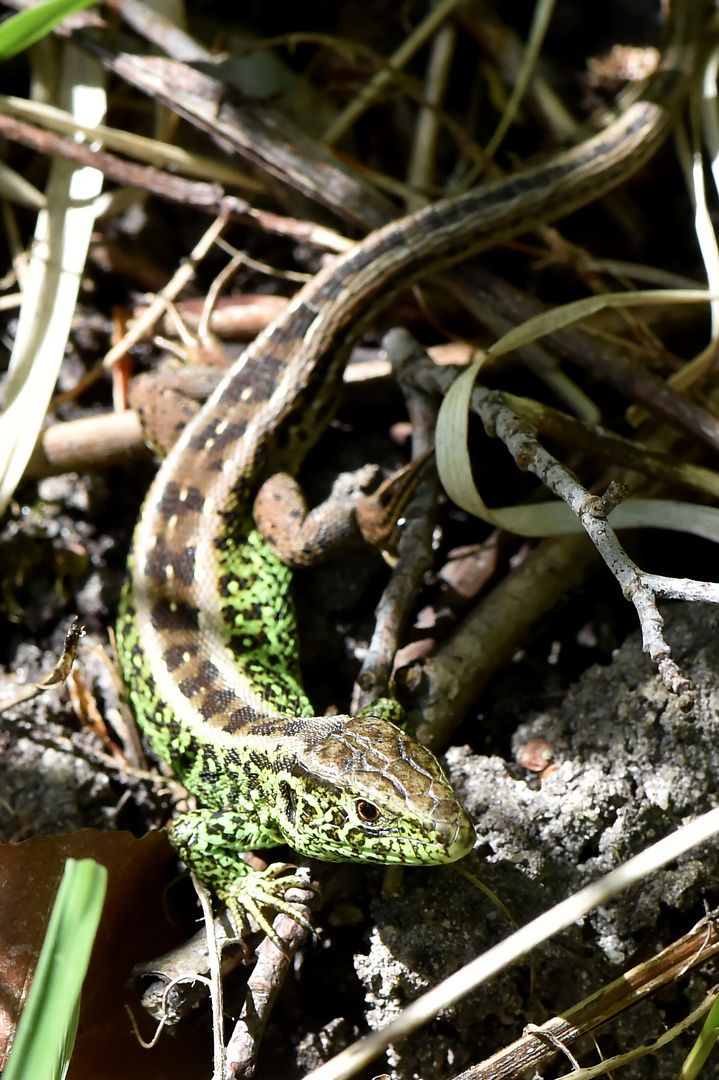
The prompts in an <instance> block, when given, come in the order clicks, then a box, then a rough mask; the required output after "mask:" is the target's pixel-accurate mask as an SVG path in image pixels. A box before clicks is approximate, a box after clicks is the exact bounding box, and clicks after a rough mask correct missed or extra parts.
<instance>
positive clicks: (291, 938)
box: [224, 885, 317, 1080]
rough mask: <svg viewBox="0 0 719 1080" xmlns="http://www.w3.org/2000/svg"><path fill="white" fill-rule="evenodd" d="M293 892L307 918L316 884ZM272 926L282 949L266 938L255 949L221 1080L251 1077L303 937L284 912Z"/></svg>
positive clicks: (302, 942) (304, 935)
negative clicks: (271, 1016)
mask: <svg viewBox="0 0 719 1080" xmlns="http://www.w3.org/2000/svg"><path fill="white" fill-rule="evenodd" d="M295 893H296V895H297V907H298V910H299V911H300V912H301V913H302V914H304V915H305V917H306V919H309V918H310V915H311V909H312V906H313V901H316V900H317V887H316V886H314V885H313V887H312V888H311V889H309V888H308V889H307V890H304V889H303V890H290V891H288V896H290V897H293V896H294V894H295ZM272 929H273V930H274V932H275V933H276V934H277V936H278V938H280V940H281V941H283V942H284V944H285V949H284V950H283V951H280V950H279V949H278V948H277V946H276V945H275V944H274V942H272V941H270V939H269V938H265V940H264V941H263V942H262V944H261V945H260V946H259V947H258V949H257V963H256V964H255V967H254V969H253V971H252V974H251V975H250V978H249V979H248V980H247V993H246V996H245V1004H244V1006H243V1009H242V1013H241V1015H240V1018H239V1020H238V1021H237V1024H236V1025H235V1029H234V1031H233V1033H232V1035H231V1036H230V1040H229V1042H228V1044H227V1048H226V1051H225V1054H226V1066H225V1077H224V1080H246V1078H248V1077H251V1076H252V1074H253V1072H254V1069H255V1063H256V1060H257V1053H258V1051H259V1048H260V1043H261V1041H262V1036H263V1034H264V1030H265V1025H266V1024H267V1020H268V1018H269V1015H270V1013H271V1011H272V1007H273V1005H274V1003H275V999H276V998H277V995H278V994H279V992H280V990H281V989H282V984H283V983H284V981H285V977H286V976H287V973H288V972H289V970H290V967H291V966H292V959H293V957H294V955H295V953H296V952H297V950H298V949H300V948H302V946H303V945H304V944H305V942H306V940H307V935H308V931H307V929H306V927H304V926H302V925H301V924H300V923H299V922H296V921H295V919H292V918H290V917H289V916H288V915H282V914H280V915H278V916H277V917H276V919H275V921H274V922H273V924H272Z"/></svg>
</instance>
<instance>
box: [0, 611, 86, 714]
mask: <svg viewBox="0 0 719 1080" xmlns="http://www.w3.org/2000/svg"><path fill="white" fill-rule="evenodd" d="M84 634H85V627H84V626H83V625H82V623H81V622H80V619H79V618H78V616H77V615H76V616H75V618H74V619H73V620H72V623H71V624H70V628H69V629H68V631H67V634H66V635H65V644H64V645H63V649H62V656H61V657H60V659H59V660H58V662H57V663H56V664H55V665H54V667H52V668H51V669H50V671H48V672H47V674H46V675H43V676H42V677H41V678H40V679H38V680H37V682H32V683H27V684H26V685H25V686H21V687H18V688H17V690H16V691H15V692H14V693H13V694H12V696H11V697H9V698H4V699H3V701H2V702H0V713H2V712H6V711H7V710H8V709H12V708H13V707H14V706H15V705H20V704H22V703H23V702H24V701H30V700H31V699H32V698H35V697H37V696H38V694H42V693H44V692H45V690H51V689H52V688H53V687H55V686H59V685H60V684H61V683H64V682H65V680H66V679H67V677H68V675H69V674H70V672H71V671H72V665H73V664H74V662H75V657H76V655H77V646H78V643H79V641H80V638H81V637H83V636H84Z"/></svg>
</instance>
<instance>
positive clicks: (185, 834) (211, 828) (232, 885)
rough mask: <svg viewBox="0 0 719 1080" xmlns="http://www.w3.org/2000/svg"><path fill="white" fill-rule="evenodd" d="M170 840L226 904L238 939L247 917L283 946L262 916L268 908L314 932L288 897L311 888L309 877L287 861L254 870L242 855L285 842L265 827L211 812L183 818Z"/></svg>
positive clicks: (172, 826) (174, 825)
mask: <svg viewBox="0 0 719 1080" xmlns="http://www.w3.org/2000/svg"><path fill="white" fill-rule="evenodd" d="M168 836H169V839H170V842H171V844H172V846H173V847H174V848H175V850H176V851H177V853H178V855H179V856H180V858H181V859H182V860H183V862H184V863H185V864H186V865H187V866H188V867H189V868H190V870H192V871H194V873H196V874H197V876H198V877H199V878H200V880H201V881H202V882H203V883H204V884H206V885H207V886H209V887H210V888H211V889H213V891H214V892H215V894H216V895H217V897H218V899H219V900H221V901H222V902H223V903H224V904H226V905H227V910H228V912H229V915H230V919H231V921H232V927H233V929H234V931H235V934H236V935H237V937H238V938H241V937H242V934H243V929H244V924H245V921H246V916H247V915H249V916H251V917H252V919H253V920H254V921H255V923H256V924H257V925H258V926H260V927H262V929H263V930H264V931H265V933H266V934H267V936H268V937H269V938H271V939H272V941H274V943H275V944H276V945H277V946H278V948H282V945H281V942H280V941H279V940H278V938H277V935H276V934H275V932H274V930H273V928H272V924H271V922H270V921H269V920H268V919H267V917H266V916H265V914H264V912H263V909H266V908H272V909H274V910H275V911H280V912H283V913H284V914H285V915H289V916H290V917H291V918H293V919H295V920H296V921H297V922H299V923H301V924H302V925H303V926H304V927H306V928H307V929H308V930H311V928H312V927H311V925H310V923H309V921H308V920H307V919H306V918H305V916H304V915H303V913H302V911H301V910H300V909H299V908H298V906H297V904H295V903H292V902H291V901H289V900H285V898H284V897H285V893H286V892H287V890H288V889H292V888H300V889H308V888H312V887H313V886H312V885H311V883H310V882H308V880H307V878H306V877H304V876H302V875H301V874H298V873H286V871H287V869H288V867H287V865H286V864H284V863H273V864H272V865H271V866H269V867H268V868H267V869H266V870H255V869H254V868H253V867H252V866H250V864H249V863H247V862H246V861H245V860H244V859H243V857H242V856H243V855H244V854H245V853H246V852H248V851H250V850H252V849H253V848H265V847H272V846H275V845H277V844H278V843H282V842H283V840H282V839H281V838H280V839H279V840H278V838H277V837H276V836H275V835H273V834H272V833H270V832H267V830H266V829H264V828H263V827H262V826H257V825H253V824H251V823H248V822H247V820H246V819H243V818H242V816H241V815H239V814H237V813H236V812H233V811H232V810H212V809H201V810H192V811H190V812H188V813H186V814H182V815H181V816H180V817H178V818H176V819H175V820H174V821H173V822H172V823H171V824H170V827H169V829H168ZM289 869H292V868H291V867H290V868H289Z"/></svg>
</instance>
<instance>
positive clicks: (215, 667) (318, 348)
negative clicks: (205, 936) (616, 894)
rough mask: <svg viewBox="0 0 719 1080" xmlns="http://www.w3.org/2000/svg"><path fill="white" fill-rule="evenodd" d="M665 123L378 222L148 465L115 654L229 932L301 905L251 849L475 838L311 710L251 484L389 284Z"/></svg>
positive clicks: (475, 245) (530, 218) (533, 218)
mask: <svg viewBox="0 0 719 1080" xmlns="http://www.w3.org/2000/svg"><path fill="white" fill-rule="evenodd" d="M677 10H678V11H679V12H680V14H681V13H682V12H684V13H686V10H687V9H686V8H684V7H681V8H678V9H677ZM680 22H681V20H680ZM685 63H686V57H685V56H680V65H679V67H672V65H667V68H666V70H662V71H660V73H659V75H658V76H657V77H656V78H655V83H654V87H653V90H654V96H658V97H660V98H666V97H668V98H671V96H672V95H674V96H676V95H677V93H678V91H681V90H682V89H683V88H684V87H685V85H686V80H685V79H684V78H683V76H682V75H681V74H680V68H681V69H683V67H684V66H685ZM667 121H668V113H667V111H666V109H665V108H664V107H663V106H662V105H660V104H657V103H655V102H653V101H651V100H650V101H642V102H637V103H635V104H634V105H633V106H631V107H630V108H629V109H628V110H627V111H626V112H625V113H624V114H623V115H622V116H621V117H620V118H619V119H617V120H616V121H614V122H613V124H611V125H610V126H609V127H608V128H606V129H605V130H604V131H603V132H602V133H601V134H599V135H596V136H594V137H593V138H590V139H587V140H586V141H585V142H584V143H582V144H580V145H579V146H577V147H576V148H574V149H572V150H569V151H566V152H564V153H561V154H558V155H556V156H555V157H554V158H553V159H552V160H551V161H550V162H548V163H547V164H545V165H540V166H538V167H536V168H533V169H527V170H524V171H522V172H520V173H517V174H515V175H514V176H511V177H509V178H507V179H501V180H498V181H495V182H493V183H490V184H487V185H485V186H483V187H481V188H480V189H478V190H475V191H471V192H468V193H466V194H464V195H461V196H458V197H456V198H451V199H445V200H442V201H440V202H438V203H435V204H434V205H432V206H429V207H427V208H426V209H425V210H422V211H420V212H418V213H417V214H414V215H412V216H409V217H406V218H403V219H401V220H399V221H396V222H393V223H391V224H390V225H388V226H386V227H385V228H383V229H379V230H376V231H375V232H374V233H371V234H370V235H369V236H368V237H367V239H366V240H364V241H362V242H361V243H359V244H357V245H356V246H355V247H354V248H352V249H351V250H350V251H349V252H348V253H347V254H346V255H344V256H343V257H342V258H340V259H338V260H337V262H336V263H334V265H332V266H330V267H327V268H326V269H325V270H323V271H322V272H321V273H320V274H319V275H318V276H317V277H316V278H315V279H314V280H313V281H312V282H311V283H310V284H308V285H307V286H305V288H303V289H302V290H301V292H300V293H299V294H298V295H297V297H296V298H295V299H294V300H293V302H292V304H291V305H290V307H289V309H288V311H287V313H286V314H285V315H283V316H281V317H280V318H279V319H278V320H277V321H276V322H275V323H274V324H273V325H272V326H271V327H270V328H269V329H268V330H267V331H265V332H264V333H263V334H262V335H260V337H259V338H258V339H257V341H256V342H255V343H254V344H253V345H251V346H250V347H249V348H248V349H247V350H246V352H245V353H244V355H243V356H242V357H241V358H240V360H239V361H238V362H237V363H236V364H235V366H234V367H233V368H232V370H231V371H230V372H229V373H228V375H227V376H226V377H225V379H224V380H223V382H222V384H221V385H220V386H219V388H218V389H217V391H216V392H215V393H214V394H213V396H212V397H211V398H210V400H209V401H208V402H207V404H206V405H205V406H204V407H203V408H202V410H201V411H200V413H199V414H198V415H197V416H196V417H195V419H194V420H192V421H191V422H190V423H189V424H188V426H187V427H186V428H185V430H184V431H183V432H182V434H181V436H180V439H179V441H178V442H177V444H176V446H175V447H174V448H173V450H171V452H170V453H169V455H168V457H167V458H166V459H165V461H164V462H163V464H162V466H161V467H160V469H159V471H158V473H157V476H156V479H155V481H154V483H153V485H152V487H151V489H150V492H149V494H148V496H147V499H146V501H145V505H144V508H143V511H142V515H141V518H140V521H139V523H138V525H137V528H136V531H135V535H134V542H133V553H132V555H131V558H130V563H129V568H130V573H129V581H128V585H127V587H126V589H125V591H124V594H123V601H122V607H121V612H120V615H119V619H118V624H117V641H118V650H119V654H120V660H121V664H122V669H123V673H124V677H125V680H126V682H127V685H128V688H129V696H130V700H131V702H132V705H133V707H134V710H135V713H136V716H137V719H138V722H139V724H140V726H141V728H142V730H143V731H144V733H145V735H146V736H147V738H148V740H149V742H150V743H151V745H152V747H153V749H154V750H155V751H156V753H157V754H159V756H160V757H162V758H163V759H164V760H165V761H167V762H168V763H169V764H170V765H171V766H172V768H173V770H174V772H175V773H176V775H177V776H178V777H179V779H180V780H182V782H183V783H184V784H185V786H186V787H187V789H188V791H190V792H191V793H193V794H194V795H195V796H196V797H197V801H198V803H199V806H200V808H199V809H198V810H195V811H192V812H190V813H187V814H183V815H182V816H181V817H178V818H177V819H176V820H175V821H174V822H173V823H172V824H171V827H170V834H169V835H170V839H171V841H172V843H173V844H174V846H175V847H176V849H177V851H178V853H179V854H180V856H181V857H182V858H183V859H184V861H185V862H186V863H187V864H188V865H189V866H190V867H191V868H192V869H193V870H195V871H196V873H197V874H198V876H199V877H200V878H201V879H202V880H203V881H204V882H206V883H207V884H208V885H209V886H210V887H212V888H213V889H214V890H215V892H216V894H217V895H218V896H219V897H220V899H222V900H223V901H224V902H225V903H226V904H227V906H228V909H229V912H230V915H231V917H232V921H233V924H234V926H235V928H236V931H237V933H238V934H240V933H241V929H242V924H243V919H244V914H245V913H247V912H249V913H251V914H252V915H253V916H254V917H255V919H256V920H257V922H258V923H259V924H260V925H262V926H263V927H264V928H265V929H266V930H267V932H268V933H270V934H271V933H272V930H271V926H270V924H269V922H268V921H267V919H266V917H265V916H264V914H263V911H262V909H263V908H271V909H276V910H279V911H284V912H287V913H289V914H291V915H293V916H295V917H296V909H295V908H294V907H293V906H292V905H291V904H290V903H288V902H287V901H286V899H285V898H284V893H285V892H286V890H287V889H288V888H289V887H290V885H292V884H295V883H296V880H297V879H296V877H295V876H294V875H291V874H290V875H284V874H283V873H282V871H283V869H284V868H283V867H282V866H279V865H274V866H270V867H269V868H268V869H267V870H266V871H264V872H257V871H255V870H253V869H251V868H250V867H249V866H248V865H247V864H246V863H245V862H244V860H243V859H242V857H241V856H242V853H243V852H245V851H247V850H249V849H251V848H253V847H271V846H273V845H279V844H284V843H288V844H290V845H291V846H292V847H293V848H295V849H296V850H297V851H299V852H301V853H302V854H304V855H308V856H313V857H315V858H318V859H322V860H325V861H329V862H332V861H336V860H352V861H357V862H366V863H406V864H415V865H431V864H440V863H449V862H453V861H454V860H456V859H459V858H461V857H462V856H463V855H465V854H466V853H467V852H468V851H469V850H470V849H471V847H472V845H473V840H474V832H473V829H472V825H471V823H470V821H469V819H468V817H467V815H466V813H465V811H464V809H463V808H462V806H461V804H460V803H459V801H458V799H457V797H456V795H455V794H454V792H453V790H452V788H451V786H450V784H449V782H448V780H447V779H446V777H445V775H444V773H443V771H442V769H441V767H440V765H439V763H438V762H437V760H436V759H435V758H434V757H433V755H432V754H431V753H430V752H429V751H428V750H426V749H425V748H424V747H422V746H420V745H419V744H418V743H417V742H416V741H415V740H413V739H412V738H411V737H410V736H409V735H407V734H406V733H405V732H403V731H402V730H400V728H398V727H396V726H395V725H394V724H392V723H391V722H390V721H388V720H387V719H384V718H383V717H382V716H381V715H376V716H373V715H362V716H356V717H351V716H331V717H317V716H313V710H312V707H311V705H310V704H309V702H308V700H307V697H306V696H305V693H304V691H303V689H302V684H301V680H300V673H299V670H298V662H297V643H296V633H295V622H294V614H293V609H292V604H291V600H290V596H289V586H290V574H289V571H288V570H287V569H286V568H285V567H284V566H283V565H282V564H281V563H280V562H279V561H278V559H277V558H276V556H275V555H274V554H273V552H272V550H271V549H270V548H269V547H268V546H267V544H266V543H265V542H264V541H263V540H262V539H261V537H260V536H259V535H258V533H257V531H256V529H255V527H254V524H253V522H252V517H251V510H252V503H253V499H254V497H255V495H256V494H257V491H258V490H259V488H260V486H261V485H262V484H263V483H264V482H265V481H266V480H267V479H268V478H269V477H270V476H271V475H272V474H273V473H274V472H276V471H279V470H287V471H289V472H296V471H297V468H298V467H299V464H300V461H301V458H302V456H303V455H304V453H305V452H306V450H307V449H308V448H309V447H310V446H311V445H312V444H313V443H314V442H315V441H316V439H317V438H318V436H319V434H320V433H321V431H322V429H323V428H324V427H325V426H326V424H327V422H328V421H329V418H330V417H331V415H332V410H333V407H334V403H335V398H336V394H337V384H338V382H339V379H340V376H341V372H342V369H343V366H344V363H345V360H346V357H347V354H348V351H349V347H350V344H351V342H352V341H353V340H355V339H356V338H357V336H358V334H359V333H360V332H361V330H362V328H363V326H364V325H365V323H366V321H367V320H368V319H369V318H371V317H372V316H373V315H374V314H375V313H376V312H377V310H378V309H379V308H381V307H382V306H384V305H385V304H386V303H387V302H388V300H389V299H390V297H391V296H392V294H393V293H394V292H395V291H396V290H397V289H398V288H405V287H407V285H408V284H410V283H411V282H412V281H414V280H415V279H416V278H417V277H418V276H420V274H423V273H424V274H430V273H434V272H436V271H438V270H440V269H441V268H443V267H445V266H448V265H450V264H451V263H453V262H456V261H457V260H458V259H459V258H463V257H466V256H467V255H468V254H471V253H473V252H478V251H481V250H484V249H487V248H489V247H492V246H494V245H495V244H497V243H498V242H500V241H501V240H504V239H506V238H508V237H510V236H513V235H516V234H518V233H520V232H522V231H525V230H526V229H528V228H532V227H535V226H536V225H537V223H538V222H540V221H544V222H546V221H549V220H552V219H554V218H556V217H559V216H561V215H562V214H565V213H568V212H569V211H571V210H573V209H575V208H577V207H578V206H581V205H583V204H584V203H586V202H588V201H590V200H591V199H594V198H596V197H598V195H600V194H602V193H603V192H604V191H606V190H608V189H609V188H610V187H612V186H613V185H614V184H616V183H618V182H619V181H620V180H622V179H624V178H625V177H626V176H628V175H629V174H630V173H631V172H632V171H634V169H636V168H637V167H638V166H639V165H640V164H642V162H643V161H644V160H646V158H647V157H649V156H650V155H651V153H652V152H653V150H654V149H655V148H656V146H657V145H658V144H659V142H660V141H661V139H662V138H663V136H664V134H665V132H666V129H667Z"/></svg>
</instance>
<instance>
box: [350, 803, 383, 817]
mask: <svg viewBox="0 0 719 1080" xmlns="http://www.w3.org/2000/svg"><path fill="white" fill-rule="evenodd" d="M355 807H356V808H357V813H358V814H359V816H360V817H361V818H362V820H363V821H369V822H375V821H379V818H380V816H381V814H380V810H379V808H378V807H376V806H375V804H374V803H371V802H367V800H366V799H358V800H357V802H356V803H355Z"/></svg>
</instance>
